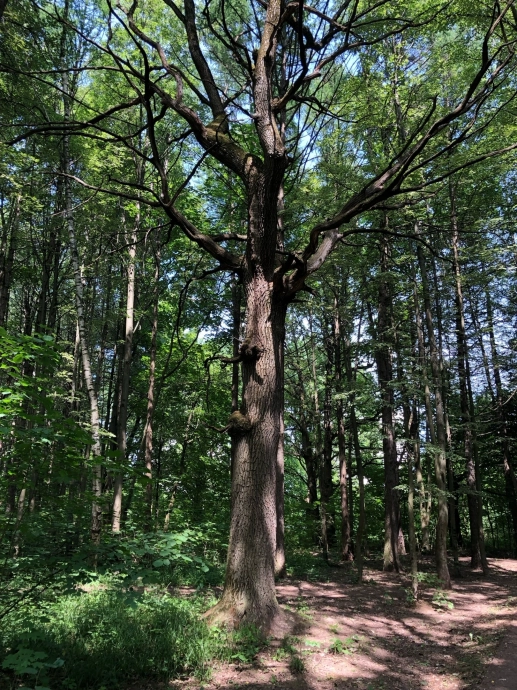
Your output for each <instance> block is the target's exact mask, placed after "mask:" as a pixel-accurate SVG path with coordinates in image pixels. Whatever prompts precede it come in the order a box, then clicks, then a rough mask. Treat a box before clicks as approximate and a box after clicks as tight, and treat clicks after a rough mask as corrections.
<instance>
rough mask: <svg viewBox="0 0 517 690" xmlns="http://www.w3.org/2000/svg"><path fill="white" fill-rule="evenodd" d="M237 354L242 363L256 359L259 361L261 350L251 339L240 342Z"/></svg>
mask: <svg viewBox="0 0 517 690" xmlns="http://www.w3.org/2000/svg"><path fill="white" fill-rule="evenodd" d="M239 352H240V357H241V361H243V362H253V361H256V360H257V359H260V355H261V354H262V350H261V348H260V347H259V346H258V345H257V344H255V343H253V341H252V339H251V338H246V340H244V341H243V342H242V345H241V346H240V349H239Z"/></svg>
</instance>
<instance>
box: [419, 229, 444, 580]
mask: <svg viewBox="0 0 517 690" xmlns="http://www.w3.org/2000/svg"><path fill="white" fill-rule="evenodd" d="M416 230H417V232H418V231H419V228H418V227H417V228H416ZM417 256H418V263H419V265H420V274H421V278H422V289H423V295H424V308H425V316H426V322H427V336H428V339H429V354H430V359H431V371H432V374H433V382H434V389H435V407H436V444H437V445H436V452H435V477H436V486H437V493H438V517H437V521H436V570H437V573H438V577H439V578H440V580H441V581H442V584H443V587H445V588H446V589H449V588H450V587H451V578H450V574H449V568H448V565H447V527H448V522H449V511H448V505H447V461H446V447H447V446H446V444H447V440H446V429H445V409H444V402H443V397H442V391H443V383H442V372H441V367H440V359H439V352H438V348H437V346H436V339H435V335H434V324H433V316H432V312H431V299H430V294H429V284H428V279H427V267H426V260H425V256H424V253H423V250H422V246H421V244H420V243H418V246H417ZM433 445H435V444H434V443H433Z"/></svg>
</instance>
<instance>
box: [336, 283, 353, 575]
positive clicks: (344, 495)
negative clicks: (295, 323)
mask: <svg viewBox="0 0 517 690" xmlns="http://www.w3.org/2000/svg"><path fill="white" fill-rule="evenodd" d="M339 307H340V305H339V301H338V299H337V297H336V296H334V372H335V374H334V375H335V381H336V393H337V401H336V426H337V445H338V454H339V487H340V491H341V559H342V560H343V561H353V560H354V555H353V553H352V543H351V542H352V530H351V527H350V510H349V506H348V471H347V458H346V438H345V421H344V414H343V394H344V390H343V367H342V363H341V349H342V346H341V314H340V309H339Z"/></svg>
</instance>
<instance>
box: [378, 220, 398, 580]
mask: <svg viewBox="0 0 517 690" xmlns="http://www.w3.org/2000/svg"><path fill="white" fill-rule="evenodd" d="M386 223H387V219H386ZM389 262H390V246H389V239H388V236H387V235H382V238H381V278H380V283H379V311H378V322H377V343H378V344H377V348H376V353H375V357H376V361H377V373H378V378H379V386H380V389H381V399H382V448H383V455H384V511H385V512H384V570H396V571H397V572H398V571H399V569H400V564H399V552H398V538H399V497H398V492H397V489H396V488H395V487H396V486H397V485H398V483H399V482H398V458H397V444H396V441H395V426H394V424H393V407H394V398H393V387H392V385H393V366H392V348H391V346H390V343H391V340H392V337H393V334H392V319H391V313H392V295H391V287H390V280H389V277H388V276H387V273H388V271H389Z"/></svg>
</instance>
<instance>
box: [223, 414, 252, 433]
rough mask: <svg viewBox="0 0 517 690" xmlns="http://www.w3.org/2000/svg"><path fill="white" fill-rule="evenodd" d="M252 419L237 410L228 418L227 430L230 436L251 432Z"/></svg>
mask: <svg viewBox="0 0 517 690" xmlns="http://www.w3.org/2000/svg"><path fill="white" fill-rule="evenodd" d="M251 426H252V424H251V420H250V418H249V417H248V416H247V415H245V414H242V412H239V410H236V411H235V412H232V414H231V415H230V416H229V417H228V424H227V426H226V429H227V430H228V433H229V434H230V435H232V434H247V433H248V431H250V430H251Z"/></svg>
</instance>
